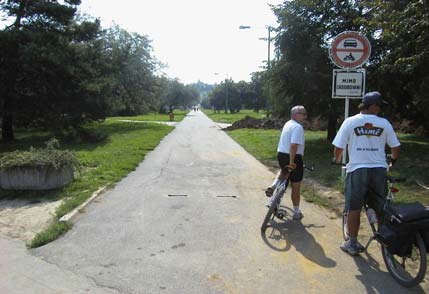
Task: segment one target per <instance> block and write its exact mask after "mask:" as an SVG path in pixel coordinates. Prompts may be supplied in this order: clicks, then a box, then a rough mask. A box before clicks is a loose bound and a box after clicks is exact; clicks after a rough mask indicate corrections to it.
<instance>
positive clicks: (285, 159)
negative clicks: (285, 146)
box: [277, 152, 304, 183]
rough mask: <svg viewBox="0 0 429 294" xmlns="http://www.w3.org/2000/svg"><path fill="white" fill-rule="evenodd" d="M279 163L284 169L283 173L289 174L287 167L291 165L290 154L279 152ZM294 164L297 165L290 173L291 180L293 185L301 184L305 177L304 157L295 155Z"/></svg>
mask: <svg viewBox="0 0 429 294" xmlns="http://www.w3.org/2000/svg"><path fill="white" fill-rule="evenodd" d="M277 161H278V162H279V166H280V168H281V169H282V171H283V172H284V173H285V174H287V172H288V170H287V168H286V166H288V165H289V154H287V153H282V152H278V153H277ZM294 163H295V164H296V168H295V170H293V171H292V172H291V173H290V175H289V180H290V181H291V182H292V183H297V182H301V181H302V178H303V177H304V163H303V161H302V155H300V154H297V155H295V161H294Z"/></svg>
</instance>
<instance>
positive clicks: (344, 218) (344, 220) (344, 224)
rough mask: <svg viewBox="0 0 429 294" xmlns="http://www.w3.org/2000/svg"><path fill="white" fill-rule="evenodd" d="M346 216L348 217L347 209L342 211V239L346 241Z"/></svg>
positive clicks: (347, 235) (347, 232)
mask: <svg viewBox="0 0 429 294" xmlns="http://www.w3.org/2000/svg"><path fill="white" fill-rule="evenodd" d="M347 217H348V211H347V210H344V211H343V238H344V241H347V240H348V239H349V229H348V227H347Z"/></svg>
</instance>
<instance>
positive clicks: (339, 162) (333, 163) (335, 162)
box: [331, 157, 342, 165]
mask: <svg viewBox="0 0 429 294" xmlns="http://www.w3.org/2000/svg"><path fill="white" fill-rule="evenodd" d="M331 165H342V162H341V161H337V159H336V158H335V157H333V158H332V159H331Z"/></svg>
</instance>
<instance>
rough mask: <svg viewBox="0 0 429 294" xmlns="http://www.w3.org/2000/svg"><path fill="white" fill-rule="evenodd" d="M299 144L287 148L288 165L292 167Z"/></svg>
mask: <svg viewBox="0 0 429 294" xmlns="http://www.w3.org/2000/svg"><path fill="white" fill-rule="evenodd" d="M298 146H299V144H294V143H292V144H290V148H289V165H293V164H294V163H295V155H296V151H297V150H298Z"/></svg>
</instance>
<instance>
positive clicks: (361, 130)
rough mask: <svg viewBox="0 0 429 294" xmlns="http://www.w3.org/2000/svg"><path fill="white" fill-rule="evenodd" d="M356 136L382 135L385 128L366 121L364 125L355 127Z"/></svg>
mask: <svg viewBox="0 0 429 294" xmlns="http://www.w3.org/2000/svg"><path fill="white" fill-rule="evenodd" d="M354 131H355V134H356V136H376V137H380V136H381V134H382V133H383V131H384V129H383V128H379V127H375V126H373V124H371V123H366V124H365V125H363V126H360V127H356V128H354Z"/></svg>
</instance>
